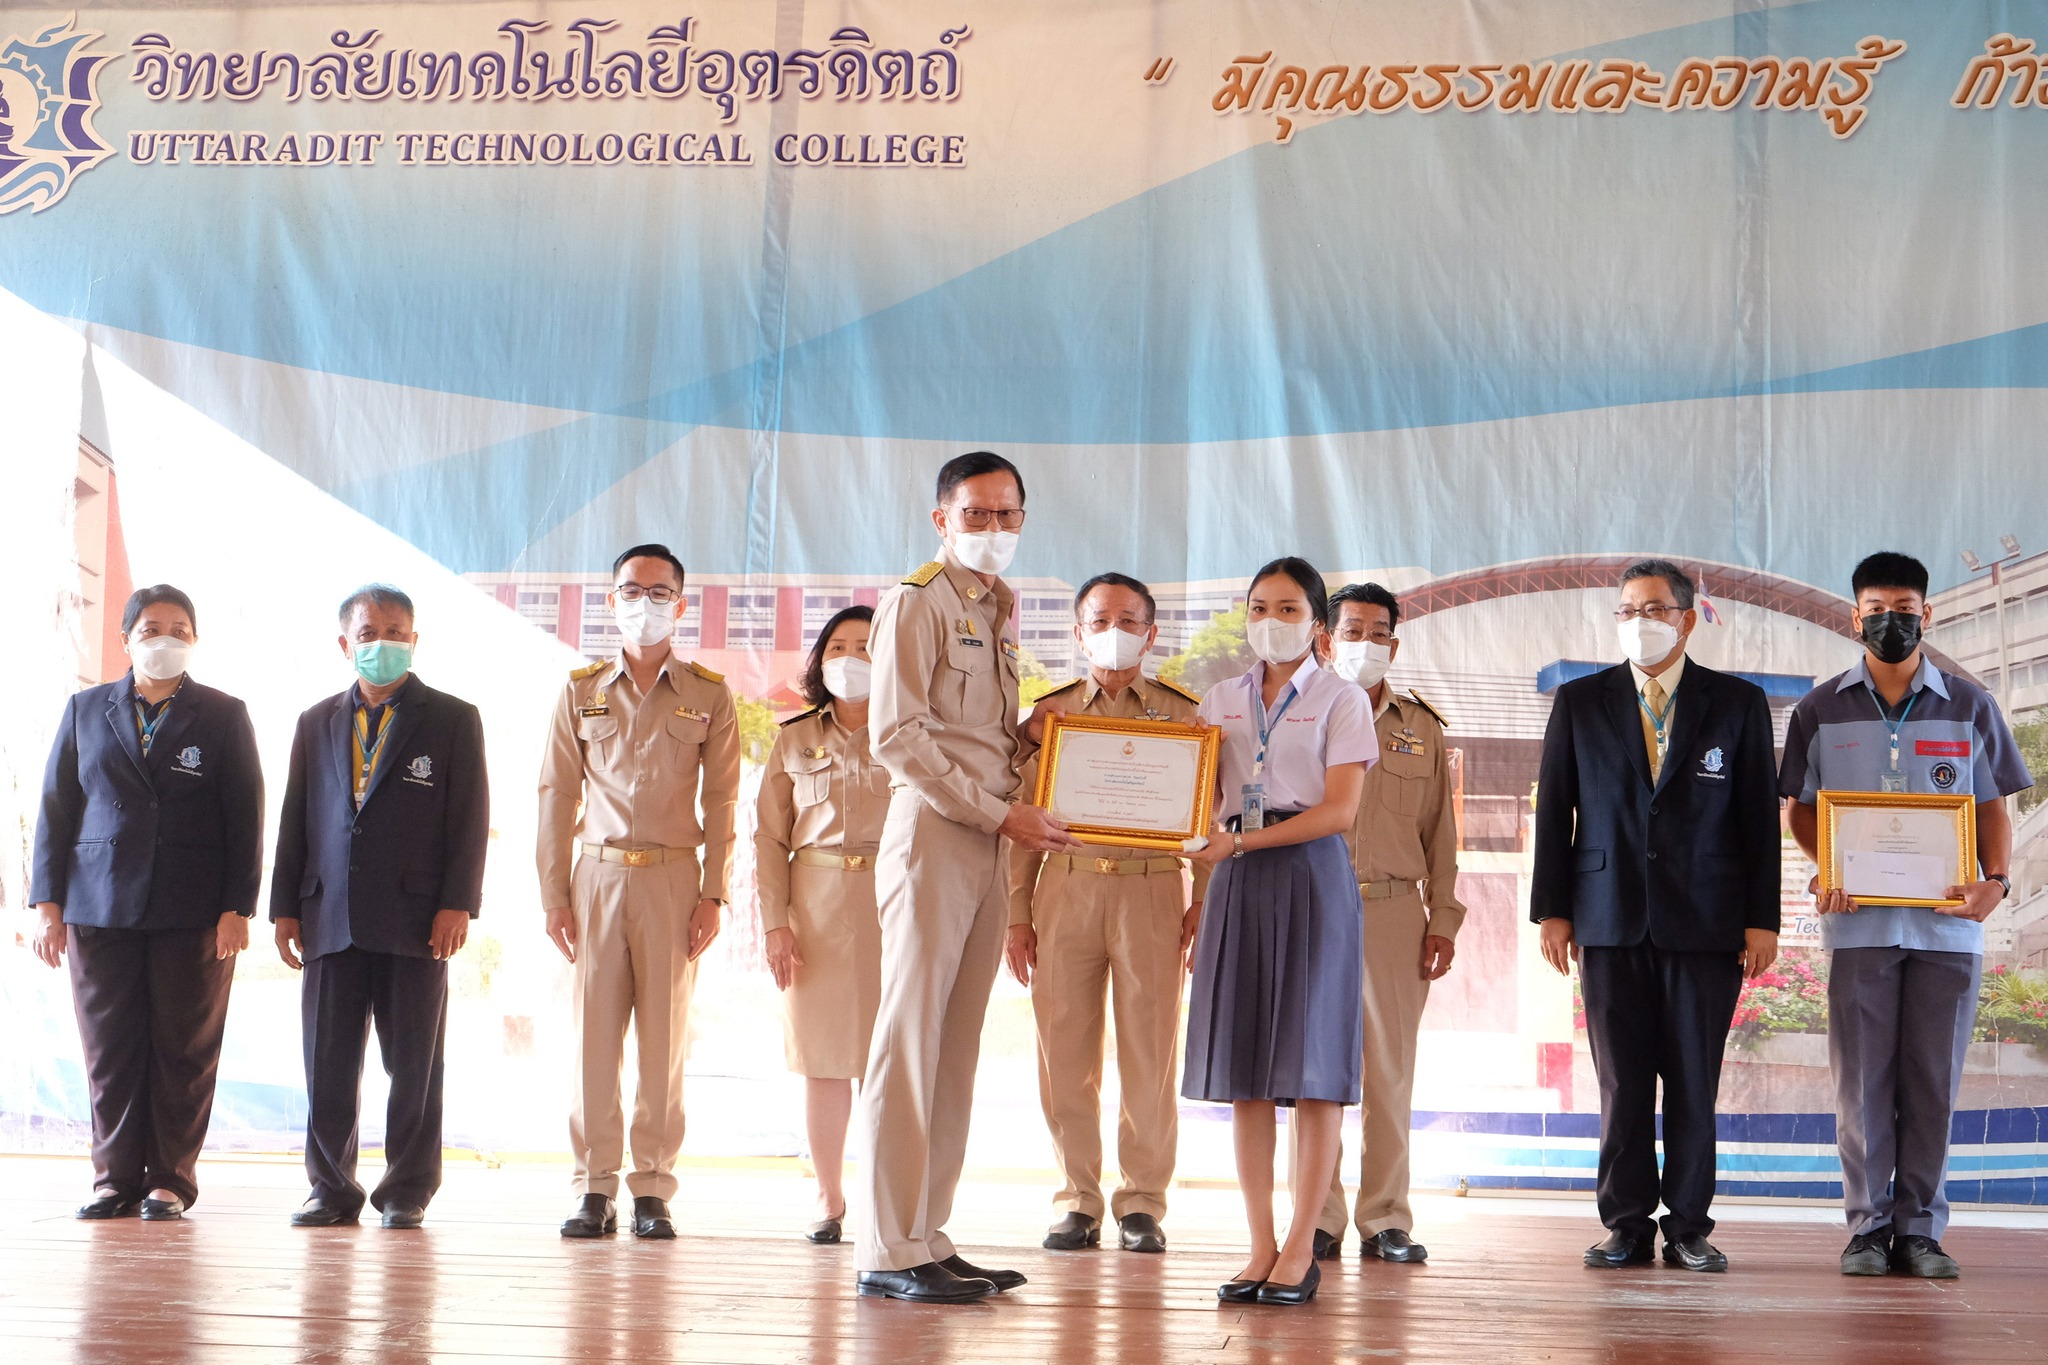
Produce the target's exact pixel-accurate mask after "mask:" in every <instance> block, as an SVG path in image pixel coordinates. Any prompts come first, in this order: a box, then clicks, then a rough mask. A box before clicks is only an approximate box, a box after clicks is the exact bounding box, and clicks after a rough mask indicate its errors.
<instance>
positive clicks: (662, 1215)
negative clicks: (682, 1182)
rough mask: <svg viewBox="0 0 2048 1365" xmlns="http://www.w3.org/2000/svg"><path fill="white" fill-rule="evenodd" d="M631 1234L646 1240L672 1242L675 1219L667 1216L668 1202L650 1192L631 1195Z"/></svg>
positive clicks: (674, 1236)
mask: <svg viewBox="0 0 2048 1365" xmlns="http://www.w3.org/2000/svg"><path fill="white" fill-rule="evenodd" d="M633 1235H634V1236H635V1237H638V1238H640V1239H641V1240H642V1241H646V1242H673V1241H674V1240H675V1239H676V1225H675V1220H674V1219H672V1218H670V1217H669V1216H668V1202H667V1201H666V1200H662V1199H656V1198H655V1197H654V1196H653V1195H651V1194H641V1195H635V1196H634V1197H633Z"/></svg>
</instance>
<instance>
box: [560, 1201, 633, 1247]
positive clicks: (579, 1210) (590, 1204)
mask: <svg viewBox="0 0 2048 1365" xmlns="http://www.w3.org/2000/svg"><path fill="white" fill-rule="evenodd" d="M618 1230H619V1211H618V1209H617V1208H616V1207H614V1206H613V1204H612V1201H611V1199H610V1198H609V1197H608V1196H606V1195H602V1194H586V1195H584V1196H583V1197H582V1198H581V1199H579V1200H577V1201H576V1212H574V1213H572V1214H570V1215H569V1216H568V1217H567V1218H565V1219H563V1220H562V1235H563V1236H564V1237H602V1236H604V1235H605V1234H606V1233H612V1232H617V1231H618Z"/></svg>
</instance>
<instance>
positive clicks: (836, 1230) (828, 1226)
mask: <svg viewBox="0 0 2048 1365" xmlns="http://www.w3.org/2000/svg"><path fill="white" fill-rule="evenodd" d="M844 1232H845V1228H843V1227H842V1226H841V1225H840V1220H839V1219H837V1218H822V1219H820V1220H818V1221H817V1222H815V1223H813V1224H811V1225H810V1226H809V1227H807V1228H805V1229H804V1238H805V1240H807V1241H811V1242H816V1243H817V1244H818V1245H819V1246H821V1247H828V1246H837V1245H838V1244H839V1239H840V1237H841V1235H842V1234H843V1233H844Z"/></svg>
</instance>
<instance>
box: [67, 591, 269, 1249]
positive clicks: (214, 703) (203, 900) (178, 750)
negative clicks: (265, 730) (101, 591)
mask: <svg viewBox="0 0 2048 1365" xmlns="http://www.w3.org/2000/svg"><path fill="white" fill-rule="evenodd" d="M121 633H122V635H123V637H124V646H123V647H124V648H125V649H126V651H127V653H128V656H129V659H130V660H131V661H132V668H131V670H130V671H129V672H128V673H125V674H123V675H122V676H121V677H119V678H117V679H115V680H114V681H113V682H110V683H102V684H101V685H99V686H98V687H88V688H86V689H85V690H84V691H83V692H80V693H78V694H77V695H76V696H74V697H72V699H71V701H70V703H69V704H68V705H67V706H66V707H65V710H64V719H63V722H62V724H61V725H60V726H59V728H58V731H57V740H56V743H55V744H54V745H53V746H52V747H51V749H50V763H49V768H48V770H47V771H46V772H45V773H44V776H43V799H42V812H41V818H40V819H38V820H37V822H36V838H35V863H34V869H33V871H32V873H31V892H30V894H31V898H32V899H33V900H34V901H35V902H36V909H37V910H38V911H39V912H40V913H41V916H42V923H41V925H40V927H39V929H38V931H37V934H36V939H35V951H36V956H37V957H39V958H41V959H42V960H43V961H44V962H46V963H48V964H49V965H50V966H52V967H56V966H59V965H61V964H62V963H63V961H64V954H65V951H66V949H67V948H68V949H69V951H70V954H71V994H72V1001H73V1004H74V1006H75V1008H76V1009H77V1012H78V1032H79V1036H80V1038H81V1040H82V1041H83V1043H84V1050H85V1069H86V1080H87V1083H88V1085H89V1086H90V1087H91V1091H92V1158H93V1168H94V1179H93V1184H94V1187H95V1195H94V1198H93V1200H92V1201H91V1202H90V1203H88V1204H86V1205H85V1206H84V1207H82V1208H80V1209H79V1210H78V1216H79V1217H80V1218H93V1219H100V1218H128V1217H133V1216H135V1215H136V1214H138V1213H139V1214H140V1215H141V1216H142V1217H143V1218H147V1219H152V1220H162V1219H172V1218H177V1217H180V1216H182V1215H183V1213H184V1212H185V1210H186V1209H187V1208H189V1207H191V1205H192V1204H193V1203H194V1202H195V1201H196V1200H197V1199H198V1197H199V1187H198V1185H197V1183H196V1182H195V1180H194V1170H195V1167H196V1166H197V1164H198V1159H199V1148H200V1146H201V1145H202V1144H203V1143H204V1142H205V1141H206V1126H207V1121H208V1120H209V1119H210V1118H211V1117H212V1114H213V1089H214V1078H215V1076H216V1074H217V1073H218V1071H219V1067H220V1043H221V1032H222V1029H223V1027H224V1025H225V1024H226V1022H227V1012H228V988H229V986H230V985H231V984H232V983H233V981H234V974H235V954H237V953H239V952H241V951H242V950H243V949H244V948H246V947H248V946H249V919H250V917H251V916H253V915H254V914H255V913H256V890H257V886H258V884H259V882H260V881H261V880H262V868H263V773H262V771H261V769H260V767H259V766H258V763H257V759H256V733H255V731H254V730H253V729H252V728H251V727H250V725H249V712H248V708H246V707H245V706H243V705H242V703H241V702H240V701H238V700H236V699H235V698H233V697H230V696H228V695H227V694H226V693H225V692H217V691H215V690H214V689H213V688H210V687H203V686H201V685H200V684H198V683H196V682H193V681H192V680H191V679H190V678H189V677H187V676H186V674H185V666H186V662H187V660H188V658H189V657H190V654H191V650H192V645H193V643H194V641H196V640H197V639H198V638H199V637H198V629H197V623H196V613H195V612H194V611H193V609H192V600H191V599H190V598H189V597H187V596H185V594H184V593H182V592H179V591H178V590H177V589H176V588H173V587H171V586H169V585H168V584H158V585H157V586H155V587H150V588H143V589H141V590H140V591H138V592H136V594H135V595H134V596H133V597H130V598H129V599H128V606H127V609H126V611H124V612H123V613H122V617H121Z"/></svg>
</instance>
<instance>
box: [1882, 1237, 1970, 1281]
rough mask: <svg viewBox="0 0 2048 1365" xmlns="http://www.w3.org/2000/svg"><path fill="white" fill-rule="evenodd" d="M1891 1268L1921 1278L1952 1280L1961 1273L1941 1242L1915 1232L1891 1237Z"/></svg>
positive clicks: (1959, 1267) (1960, 1268)
mask: <svg viewBox="0 0 2048 1365" xmlns="http://www.w3.org/2000/svg"><path fill="white" fill-rule="evenodd" d="M1892 1269H1894V1270H1896V1271H1898V1272H1899V1273H1900V1274H1901V1275H1911V1276H1913V1277H1915V1278H1916V1279H1922V1280H1953V1279H1955V1278H1957V1277H1958V1276H1960V1275H1961V1274H1962V1273H1963V1268H1962V1267H1961V1266H1960V1265H1958V1264H1956V1258H1955V1257H1953V1256H1951V1255H1949V1254H1948V1253H1947V1252H1946V1251H1943V1250H1942V1249H1941V1243H1939V1242H1937V1241H1935V1240H1934V1239H1933V1238H1932V1237H1922V1236H1920V1235H1919V1234H1917V1233H1907V1234H1906V1235H1905V1236H1904V1237H1895V1238H1893V1239H1892Z"/></svg>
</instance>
